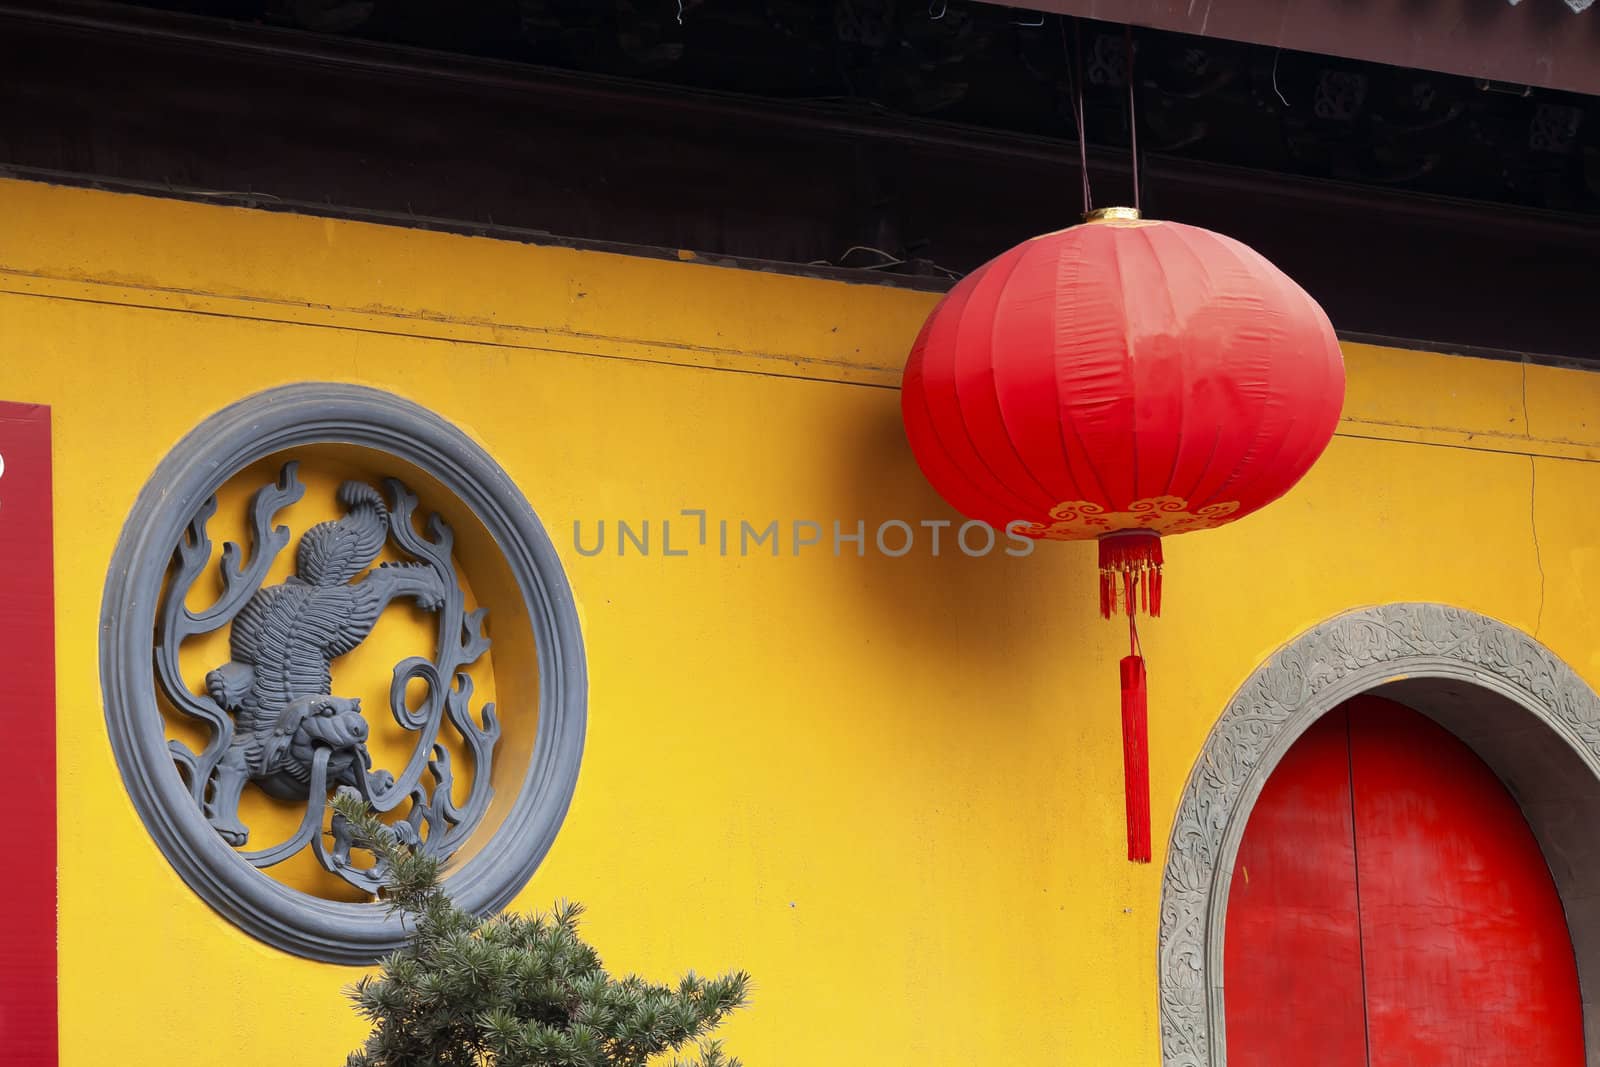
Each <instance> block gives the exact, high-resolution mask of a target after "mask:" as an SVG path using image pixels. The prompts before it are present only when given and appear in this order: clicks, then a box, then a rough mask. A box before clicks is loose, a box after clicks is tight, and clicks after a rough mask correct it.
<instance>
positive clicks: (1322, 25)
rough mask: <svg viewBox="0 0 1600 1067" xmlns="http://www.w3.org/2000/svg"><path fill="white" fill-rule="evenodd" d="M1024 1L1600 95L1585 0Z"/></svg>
mask: <svg viewBox="0 0 1600 1067" xmlns="http://www.w3.org/2000/svg"><path fill="white" fill-rule="evenodd" d="M1589 2H1592V0H1589ZM1027 6H1028V7H1029V8H1031V9H1036V10H1040V11H1048V12H1053V13H1055V14H1061V15H1073V16H1077V17H1080V18H1089V19H1104V20H1106V21H1110V22H1123V23H1131V24H1133V25H1135V26H1148V27H1151V28H1153V29H1158V30H1168V31H1172V32H1175V33H1186V34H1193V35H1195V36H1201V37H1217V38H1221V39H1223V40H1228V41H1243V42H1245V43H1247V44H1256V45H1266V46H1268V47H1272V48H1285V49H1290V50H1294V51H1301V52H1320V53H1322V54H1323V55H1331V56H1344V57H1346V58H1349V59H1361V60H1367V61H1369V62H1374V63H1385V64H1388V65H1390V66H1396V67H1413V68H1417V69H1421V70H1435V71H1440V72H1442V73H1446V74H1459V75H1464V76H1466V77H1470V78H1483V79H1487V80H1489V81H1496V82H1506V83H1511V84H1514V85H1517V86H1534V87H1537V88H1541V89H1564V90H1568V91H1571V92H1579V93H1591V94H1594V93H1600V10H1595V11H1592V12H1590V11H1586V10H1584V9H1587V8H1588V6H1589V3H1588V2H1584V0H1575V2H1574V0H1522V2H1521V3H1516V4H1512V3H1507V2H1506V0H1419V2H1416V3H1393V2H1385V0H1377V2H1369V3H1352V2H1351V0H1029V3H1028V4H1027Z"/></svg>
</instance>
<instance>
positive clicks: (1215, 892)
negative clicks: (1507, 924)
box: [1158, 603, 1600, 1067]
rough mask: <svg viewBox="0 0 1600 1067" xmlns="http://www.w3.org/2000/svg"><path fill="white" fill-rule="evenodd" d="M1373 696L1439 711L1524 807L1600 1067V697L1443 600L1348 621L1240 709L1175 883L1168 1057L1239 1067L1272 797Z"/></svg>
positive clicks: (1165, 980)
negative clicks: (1325, 726) (1240, 1025)
mask: <svg viewBox="0 0 1600 1067" xmlns="http://www.w3.org/2000/svg"><path fill="white" fill-rule="evenodd" d="M1362 693H1374V694H1377V695H1381V696H1384V697H1386V698H1388V699H1391V700H1394V701H1396V702H1398V703H1401V704H1404V705H1407V706H1409V707H1411V708H1414V709H1416V710H1417V711H1420V712H1422V713H1423V714H1425V715H1428V716H1429V717H1430V718H1432V719H1434V720H1436V721H1437V722H1439V723H1440V724H1441V725H1443V726H1445V727H1446V728H1447V729H1449V730H1451V731H1452V732H1453V733H1455V734H1456V735H1457V736H1459V737H1460V738H1461V739H1462V740H1464V741H1465V742H1466V743H1467V744H1468V745H1470V746H1471V747H1472V748H1473V749H1474V750H1475V751H1476V752H1477V753H1478V755H1479V756H1480V757H1482V758H1483V759H1484V761H1485V762H1487V763H1488V764H1489V766H1490V767H1492V768H1493V769H1494V771H1495V772H1496V774H1498V775H1499V777H1500V779H1501V781H1503V782H1504V783H1505V784H1506V786H1507V788H1508V789H1509V790H1510V791H1511V793H1512V795H1513V796H1514V797H1515V798H1516V799H1517V801H1518V803H1519V804H1520V805H1521V806H1522V810H1523V813H1524V815H1525V816H1526V817H1527V819H1528V824H1529V826H1530V827H1531V828H1532V830H1533V832H1534V836H1535V837H1536V838H1537V839H1538V841H1539V844H1540V847H1541V848H1542V849H1543V851H1544V855H1545V859H1546V861H1547V862H1548V863H1549V865H1550V869H1551V874H1552V875H1553V876H1554V879H1555V883H1556V888H1557V890H1558V891H1559V892H1560V894H1561V900H1562V904H1563V907H1564V908H1565V910H1566V916H1567V925H1568V928H1569V929H1570V931H1571V933H1572V940H1573V948H1574V951H1575V954H1576V957H1577V963H1578V980H1579V984H1580V987H1581V990H1582V995H1583V1017H1584V1031H1585V1043H1586V1048H1587V1057H1586V1058H1587V1062H1589V1063H1591V1064H1600V842H1597V840H1596V832H1595V828H1596V827H1600V697H1597V696H1596V694H1595V692H1594V690H1592V689H1591V688H1590V687H1589V686H1588V685H1587V684H1586V683H1585V682H1584V681H1583V680H1582V679H1581V678H1579V677H1578V675H1577V674H1576V672H1574V671H1573V670H1572V668H1571V667H1569V666H1568V665H1567V664H1566V663H1564V662H1562V661H1561V660H1560V659H1559V658H1557V657H1556V656H1555V655H1554V654H1553V653H1552V652H1551V651H1550V650H1549V649H1547V648H1545V647H1544V646H1543V645H1541V644H1539V643H1538V642H1537V641H1535V640H1534V639H1533V638H1531V637H1529V636H1528V635H1527V634H1524V633H1523V632H1521V631H1520V630H1516V629H1513V628H1512V627H1510V626H1507V625H1505V624H1504V623H1501V622H1498V621H1496V620H1494V619H1491V618H1488V617H1486V616H1483V615H1479V614H1476V613H1474V612H1471V611H1466V610H1464V609H1460V608H1452V607H1447V606H1444V605H1439V604H1416V603H1412V604H1388V605H1383V606H1380V607H1373V608H1364V609H1360V610H1356V611H1352V612H1349V613H1348V614H1345V615H1340V616H1338V617H1336V618H1333V619H1331V620H1329V621H1327V622H1324V623H1322V624H1321V625H1319V626H1317V627H1315V628H1313V629H1312V630H1310V631H1308V632H1306V633H1304V634H1302V635H1301V636H1300V637H1298V638H1296V639H1295V640H1293V641H1291V642H1290V643H1289V644H1288V645H1286V646H1284V647H1283V648H1281V649H1280V650H1279V651H1278V652H1277V653H1275V654H1274V655H1273V656H1272V658H1271V659H1270V660H1268V661H1267V663H1266V664H1265V665H1263V666H1262V667H1260V668H1259V669H1258V670H1257V671H1256V672H1255V673H1254V674H1253V675H1251V677H1250V678H1249V680H1248V681H1247V682H1246V683H1245V684H1244V686H1243V687H1241V688H1240V690H1239V691H1238V692H1237V693H1236V694H1235V695H1234V697H1233V699H1232V700H1231V701H1230V702H1229V703H1228V706H1227V708H1226V710H1225V711H1224V712H1223V714H1222V716H1221V718H1220V719H1218V721H1217V723H1216V725H1215V726H1214V727H1212V730H1211V734H1210V736H1209V737H1208V738H1207V739H1206V743H1205V746H1204V747H1203V749H1202V750H1201V752H1200V757H1199V759H1198V760H1196V762H1195V766H1194V770H1193V771H1192V772H1191V773H1190V776H1189V781H1188V784H1187V785H1186V786H1185V787H1184V791H1183V795H1182V798H1181V800H1180V802H1179V805H1178V812H1177V817H1176V819H1175V821H1174V823H1173V828H1172V836H1171V840H1170V844H1169V845H1168V849H1167V862H1166V870H1165V874H1164V877H1163V880H1162V886H1161V925H1160V939H1159V950H1158V971H1159V989H1160V1005H1159V1012H1160V1023H1161V1062H1162V1064H1163V1065H1164V1067H1224V1065H1225V1064H1226V1063H1227V1049H1226V1035H1225V1032H1224V1019H1225V1016H1224V1013H1223V995H1224V990H1223V936H1224V921H1225V919H1226V915H1227V904H1228V891H1229V888H1230V885H1231V880H1232V876H1233V867H1234V858H1235V856H1236V855H1237V853H1238V849H1239V842H1240V839H1241V838H1242V837H1243V835H1244V828H1245V824H1246V822H1247V821H1248V820H1249V817H1250V810H1251V808H1252V807H1254V805H1255V801H1256V798H1257V797H1258V796H1260V794H1261V789H1262V786H1263V785H1264V784H1265V783H1266V780H1267V778H1268V776H1269V775H1270V774H1271V773H1272V771H1273V769H1274V768H1275V767H1276V766H1277V764H1278V761H1279V760H1280V759H1281V758H1282V757H1283V755H1284V753H1285V752H1286V751H1288V749H1289V746H1290V745H1292V744H1293V743H1294V742H1295V740H1296V739H1297V738H1299V736H1300V735H1301V734H1302V733H1304V732H1305V730H1306V729H1307V728H1308V727H1309V726H1310V725H1311V724H1312V723H1313V722H1315V721H1316V720H1317V719H1318V718H1319V717H1320V716H1322V715H1323V714H1325V713H1327V712H1328V711H1331V710H1332V709H1333V708H1335V707H1337V706H1338V705H1340V704H1341V703H1343V702H1344V701H1346V700H1348V699H1350V698H1351V697H1354V696H1357V695H1359V694H1362Z"/></svg>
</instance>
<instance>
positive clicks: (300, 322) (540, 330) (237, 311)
mask: <svg viewBox="0 0 1600 1067" xmlns="http://www.w3.org/2000/svg"><path fill="white" fill-rule="evenodd" d="M0 294H3V295H10V296H17V297H35V298H45V299H54V300H70V301H78V302H83V303H91V304H103V305H110V306H115V307H123V308H130V309H137V310H143V311H151V312H158V313H178V314H189V315H206V316H215V317H219V318H231V319H239V320H245V321H254V322H265V323H272V324H278V325H287V326H300V327H306V328H313V329H334V330H346V331H351V332H355V333H366V334H382V335H388V336H396V337H405V338H410V339H415V340H424V341H445V342H451V343H463V344H473V345H485V346H490V347H496V348H502V349H513V350H521V351H527V352H530V353H547V354H552V355H563V356H580V357H592V358H599V359H623V360H632V361H634V362H640V363H653V364H664V365H671V366H681V367H690V368H698V369H702V370H721V371H732V372H736V373H745V374H762V375H768V376H774V377H783V378H795V379H801V380H811V381H818V382H830V383H834V384H840V385H858V386H869V387H873V388H885V389H898V388H899V386H900V374H901V368H900V367H899V366H889V365H884V364H880V363H871V362H866V361H853V360H843V359H837V360H836V359H822V358H816V357H812V356H805V355H799V354H793V353H783V352H753V351H749V350H745V349H732V348H716V347H709V346H704V345H689V344H683V343H680V342H675V341H667V340H661V339H652V338H639V337H618V336H607V335H603V334H594V333H583V332H578V331H572V330H562V329H554V328H550V327H542V326H533V325H523V324H515V323H507V322H504V321H496V322H487V321H483V320H479V319H472V318H455V317H447V316H441V315H437V314H424V313H417V312H408V311H404V310H393V309H385V310H381V311H378V310H370V309H363V308H349V307H338V306H333V305H327V304H307V303H304V302H300V301H292V300H286V299H282V298H274V297H257V296H228V295H219V294H215V293H207V292H201V291H197V290H192V289H178V288H163V287H160V286H153V285H134V284H128V283H126V282H103V281H97V280H90V279H84V278H66V277H59V276H52V275H47V274H41V273H34V272H27V271H16V270H4V269H0ZM1460 358H1473V357H1460ZM1336 436H1339V437H1344V438H1349V439H1352V440H1368V441H1379V442H1388V443H1396V444H1414V445H1429V446H1438V447H1447V448H1458V449H1466V450H1470V451H1478V452H1491V453H1499V454H1504V455H1516V456H1535V457H1541V458H1548V459H1562V460H1576V461H1581V462H1589V463H1596V462H1600V441H1592V442H1589V441H1581V440H1573V439H1569V438H1561V437H1535V436H1531V435H1525V434H1520V433H1505V432H1486V431H1483V430H1481V429H1474V428H1471V427H1454V426H1426V425H1418V424H1414V423H1406V422H1398V421H1392V420H1383V419H1370V418H1362V417H1360V416H1358V415H1346V416H1344V417H1343V418H1341V419H1340V421H1339V430H1338V432H1337V434H1336Z"/></svg>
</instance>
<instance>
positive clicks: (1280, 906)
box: [1223, 711, 1367, 1067]
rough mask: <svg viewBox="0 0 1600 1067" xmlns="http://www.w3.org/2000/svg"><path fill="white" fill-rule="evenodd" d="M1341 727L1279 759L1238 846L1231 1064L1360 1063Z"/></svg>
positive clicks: (1321, 728) (1329, 722) (1231, 930)
mask: <svg viewBox="0 0 1600 1067" xmlns="http://www.w3.org/2000/svg"><path fill="white" fill-rule="evenodd" d="M1355 874H1356V863H1355V849H1354V840H1353V838H1352V834H1351V827H1350V766H1349V757H1348V749H1347V747H1346V740H1345V719H1344V715H1343V714H1342V713H1341V712H1337V711H1336V712H1334V713H1332V714H1330V715H1328V716H1326V717H1324V718H1323V719H1321V720H1319V721H1318V722H1317V723H1316V724H1315V725H1313V726H1312V727H1311V729H1310V730H1308V731H1306V733H1305V736H1303V737H1302V738H1301V739H1300V740H1299V741H1298V742H1296V743H1295V745H1294V747H1293V748H1291V749H1290V750H1289V751H1288V753H1287V754H1286V755H1285V756H1284V757H1283V761H1282V762H1281V763H1279V764H1278V767H1277V769H1276V770H1275V771H1274V772H1273V774H1272V777H1270V778H1269V779H1267V785H1266V788H1265V789H1264V790H1262V793H1261V798H1260V800H1258V801H1257V802H1256V806H1255V810H1254V811H1253V812H1252V813H1251V815H1250V822H1249V825H1247V826H1246V827H1245V834H1244V840H1243V842H1241V843H1240V846H1239V859H1238V862H1237V863H1236V864H1235V865H1234V869H1233V889H1232V891H1231V893H1230V895H1229V897H1228V923H1227V931H1226V937H1225V940H1224V942H1223V954H1224V971H1225V982H1226V993H1225V995H1224V997H1223V1002H1224V1004H1225V1005H1226V1008H1227V1040H1228V1063H1229V1064H1230V1065H1231V1067H1284V1065H1286V1064H1295V1065H1297V1067H1361V1065H1364V1064H1365V1063H1366V1062H1367V1052H1366V1032H1365V1029H1364V1026H1363V1023H1362V1008H1361V945H1360V940H1359V922H1358V918H1357V912H1356V879H1355Z"/></svg>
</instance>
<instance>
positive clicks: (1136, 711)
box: [1122, 656, 1150, 863]
mask: <svg viewBox="0 0 1600 1067" xmlns="http://www.w3.org/2000/svg"><path fill="white" fill-rule="evenodd" d="M1148 704H1149V690H1148V686H1147V685H1146V683H1145V674H1144V660H1143V659H1142V658H1141V657H1139V656H1125V657H1124V658H1123V660H1122V788H1123V794H1124V797H1125V799H1126V801H1127V809H1128V859H1130V860H1132V861H1133V862H1134V863H1149V862H1150V730H1149V713H1148Z"/></svg>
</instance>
